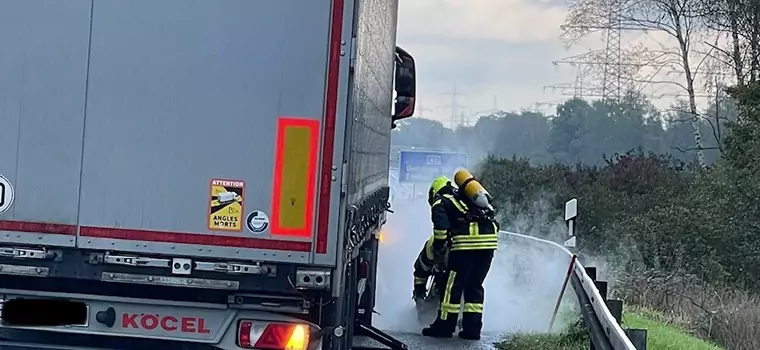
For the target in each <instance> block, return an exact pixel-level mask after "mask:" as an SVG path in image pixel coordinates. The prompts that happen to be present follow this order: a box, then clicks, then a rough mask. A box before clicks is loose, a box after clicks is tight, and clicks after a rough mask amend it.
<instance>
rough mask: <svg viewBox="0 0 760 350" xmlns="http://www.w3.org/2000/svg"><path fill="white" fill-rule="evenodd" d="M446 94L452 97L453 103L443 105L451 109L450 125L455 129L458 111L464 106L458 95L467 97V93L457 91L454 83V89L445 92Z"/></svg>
mask: <svg viewBox="0 0 760 350" xmlns="http://www.w3.org/2000/svg"><path fill="white" fill-rule="evenodd" d="M444 95H446V96H450V97H451V103H450V104H448V105H443V106H441V107H444V108H449V109H451V119H450V124H451V125H450V127H451V128H452V129H454V128H455V127H456V126H457V112H458V111H460V110H461V109H463V108H464V107H463V106H460V104H459V101H458V100H457V97H460V96H462V97H466V95H465V94H463V93H461V92H459V91H457V85H456V83H455V84H454V89H453V90H452V91H451V92H448V93H445V94H444Z"/></svg>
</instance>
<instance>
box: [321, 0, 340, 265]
mask: <svg viewBox="0 0 760 350" xmlns="http://www.w3.org/2000/svg"><path fill="white" fill-rule="evenodd" d="M343 5H344V0H333V2H332V15H331V25H330V57H329V60H328V63H327V65H328V66H327V92H326V94H325V118H324V121H325V122H324V125H325V127H324V136H323V137H322V140H323V145H322V174H321V178H320V181H319V187H320V188H319V215H318V218H317V220H318V224H317V247H316V252H317V254H325V253H327V228H328V226H329V224H330V189H331V188H332V163H333V151H334V148H335V145H334V142H335V117H336V114H337V112H338V82H339V81H338V78H339V77H340V48H341V43H340V42H341V32H342V31H343Z"/></svg>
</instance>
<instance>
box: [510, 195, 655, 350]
mask: <svg viewBox="0 0 760 350" xmlns="http://www.w3.org/2000/svg"><path fill="white" fill-rule="evenodd" d="M577 205H578V201H577V200H576V199H573V200H570V201H568V202H567V203H566V206H565V221H566V222H567V224H568V236H569V238H568V240H567V241H565V245H566V246H569V247H570V248H574V247H575V219H576V217H577ZM500 233H501V234H506V235H510V236H512V237H515V238H519V239H523V240H531V241H533V242H536V243H539V244H543V245H550V246H553V247H555V248H556V249H557V250H558V251H559V252H563V253H564V254H567V257H568V262H570V261H574V263H573V268H572V274H571V275H570V280H569V282H570V283H571V284H572V286H573V290H574V291H575V293H576V296H577V297H578V301H579V303H580V306H581V312H582V313H583V320H584V323H585V324H586V326H587V328H588V330H589V337H590V339H591V343H592V349H595V350H608V349H609V350H645V349H646V331H645V330H628V331H629V332H626V330H624V329H623V328H622V327H621V325H620V317H621V315H620V314H621V313H622V302H620V301H619V303H620V304H619V305H620V306H619V310H616V314H617V317H615V315H613V313H612V312H611V311H610V308H609V307H608V303H610V302H611V301H608V300H607V290H606V289H607V287H606V282H601V283H600V282H599V281H597V280H596V269H595V268H587V267H584V266H583V265H582V264H581V262H579V261H577V259H573V257H574V256H575V254H574V253H573V252H571V251H570V249H568V247H565V246H563V245H561V244H558V243H556V242H552V241H549V240H545V239H541V238H537V237H533V236H528V235H523V234H519V233H515V232H508V231H501V232H500ZM587 270H588V271H587ZM589 272H592V273H591V274H592V275H593V276H589ZM597 284H601V285H603V289H604V290H603V291H600V289H599V288H598V287H597ZM642 336H643V337H642ZM629 337H630V338H629ZM631 338H633V339H634V340H635V343H636V346H635V345H634V341H632V340H631Z"/></svg>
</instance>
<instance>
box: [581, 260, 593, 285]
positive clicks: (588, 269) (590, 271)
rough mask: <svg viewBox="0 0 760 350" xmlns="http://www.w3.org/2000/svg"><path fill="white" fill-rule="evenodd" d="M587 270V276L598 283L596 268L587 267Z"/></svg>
mask: <svg viewBox="0 0 760 350" xmlns="http://www.w3.org/2000/svg"><path fill="white" fill-rule="evenodd" d="M581 263H583V262H581ZM585 270H586V274H587V275H588V277H591V280H592V281H594V282H596V267H589V266H586V267H585Z"/></svg>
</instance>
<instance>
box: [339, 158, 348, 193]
mask: <svg viewBox="0 0 760 350" xmlns="http://www.w3.org/2000/svg"><path fill="white" fill-rule="evenodd" d="M346 173H348V163H343V165H341V167H340V194H341V196H342V195H344V194H346V192H348V176H346Z"/></svg>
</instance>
